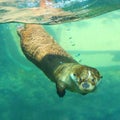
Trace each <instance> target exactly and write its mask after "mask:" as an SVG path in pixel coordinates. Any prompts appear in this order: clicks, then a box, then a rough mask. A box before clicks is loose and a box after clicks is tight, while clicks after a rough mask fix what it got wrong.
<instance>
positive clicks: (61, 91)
mask: <svg viewBox="0 0 120 120" xmlns="http://www.w3.org/2000/svg"><path fill="white" fill-rule="evenodd" d="M56 90H57V94H58V96H59V97H64V95H65V86H63V85H62V86H61V85H60V83H56Z"/></svg>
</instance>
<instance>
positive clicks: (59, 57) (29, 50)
mask: <svg viewBox="0 0 120 120" xmlns="http://www.w3.org/2000/svg"><path fill="white" fill-rule="evenodd" d="M18 34H19V36H20V38H21V48H22V51H23V53H24V54H25V56H26V57H27V58H28V59H29V60H30V61H31V62H32V63H34V64H35V65H36V66H37V67H38V68H40V69H41V70H42V71H43V72H44V73H45V74H46V75H47V77H48V78H49V79H51V80H52V81H53V82H55V83H56V88H57V93H58V95H59V96H60V97H63V96H64V94H65V89H68V90H70V91H72V92H78V93H81V94H87V93H89V92H91V91H93V90H94V89H95V87H96V85H97V83H98V81H99V79H100V77H101V76H100V74H99V72H98V71H97V70H96V69H95V68H91V67H88V66H84V65H80V64H79V63H78V62H77V61H75V60H74V59H73V58H72V56H70V55H69V54H68V53H67V52H66V51H65V50H64V49H63V48H61V47H60V46H59V45H58V44H57V43H56V42H55V41H54V39H53V38H52V37H51V36H50V35H49V34H48V33H47V32H46V31H45V30H44V28H43V27H42V26H41V25H37V24H26V26H25V28H21V29H18Z"/></svg>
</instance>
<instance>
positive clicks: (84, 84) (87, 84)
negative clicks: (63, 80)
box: [82, 82, 90, 89]
mask: <svg viewBox="0 0 120 120" xmlns="http://www.w3.org/2000/svg"><path fill="white" fill-rule="evenodd" d="M82 87H83V88H84V89H87V88H89V87H90V85H89V83H87V82H84V83H82Z"/></svg>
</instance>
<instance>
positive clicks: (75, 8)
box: [0, 0, 120, 24]
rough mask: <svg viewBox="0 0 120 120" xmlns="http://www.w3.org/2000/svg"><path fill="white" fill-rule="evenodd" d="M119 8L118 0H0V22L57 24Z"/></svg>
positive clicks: (119, 2)
mask: <svg viewBox="0 0 120 120" xmlns="http://www.w3.org/2000/svg"><path fill="white" fill-rule="evenodd" d="M117 9H120V1H119V0H110V1H107V2H104V0H102V1H101V0H55V1H53V0H27V1H26V0H11V1H9V0H1V1H0V23H5V22H24V23H40V24H58V23H63V22H68V21H76V20H83V19H88V18H91V17H94V16H97V15H101V14H104V13H106V12H110V11H113V10H117Z"/></svg>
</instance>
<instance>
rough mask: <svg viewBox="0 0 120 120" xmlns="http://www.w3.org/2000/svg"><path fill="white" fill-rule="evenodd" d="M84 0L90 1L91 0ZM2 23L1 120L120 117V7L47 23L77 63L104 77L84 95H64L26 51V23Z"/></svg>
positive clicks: (94, 119) (0, 29) (0, 68)
mask: <svg viewBox="0 0 120 120" xmlns="http://www.w3.org/2000/svg"><path fill="white" fill-rule="evenodd" d="M5 1H7V0H5ZM33 1H34V0H33ZM36 1H37V0H36ZM48 1H50V0H48ZM57 1H58V0H56V2H57ZM60 1H61V0H60ZM63 1H64V0H63ZM81 1H82V0H81ZM83 1H84V2H85V5H86V1H87V0H83ZM88 1H90V0H88ZM91 1H94V0H91ZM104 1H106V0H104ZM115 1H117V0H115ZM28 2H29V1H28ZM118 2H119V3H120V1H119V0H118ZM1 3H2V2H0V5H1ZM4 4H5V3H4ZM77 10H78V9H77ZM0 12H1V11H0ZM6 18H7V17H6ZM6 20H8V19H6ZM1 21H2V22H1V24H0V120H119V118H120V104H119V101H120V10H115V11H112V12H109V13H106V14H103V15H100V16H97V17H93V18H90V19H86V20H81V21H76V22H72V20H70V21H69V22H67V21H66V22H65V23H64V22H61V24H55V25H42V26H43V27H44V28H45V30H46V31H47V32H48V33H49V34H50V35H51V36H52V37H53V38H54V39H55V40H56V42H57V43H58V44H59V45H60V46H61V47H62V48H63V49H64V50H66V51H67V52H68V53H69V54H70V55H72V57H73V58H74V59H75V60H76V61H78V62H79V63H80V64H83V65H88V66H92V67H94V68H96V69H98V70H99V72H100V74H101V75H102V76H103V78H102V79H101V81H100V83H99V85H98V86H97V89H96V90H95V91H93V92H91V93H89V94H87V95H82V94H79V93H75V92H70V91H68V90H67V91H66V94H65V96H64V97H62V98H60V97H59V96H58V95H57V93H56V86H55V84H54V83H53V82H51V80H49V78H48V77H47V76H46V75H45V74H44V73H43V72H42V71H41V70H40V69H39V68H38V67H36V66H35V65H34V64H33V63H32V62H30V61H29V60H28V59H27V58H26V57H25V55H24V54H23V52H22V50H21V47H20V37H19V36H18V34H17V30H18V28H19V27H21V26H24V24H25V23H24V22H23V21H22V23H21V22H19V23H18V22H15V21H14V22H9V20H8V21H7V22H8V23H6V22H5V23H4V21H3V20H1ZM43 21H44V20H43ZM46 23H48V22H46ZM51 64H52V63H51Z"/></svg>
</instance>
